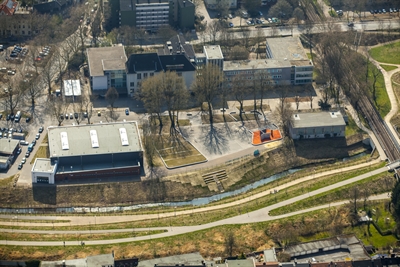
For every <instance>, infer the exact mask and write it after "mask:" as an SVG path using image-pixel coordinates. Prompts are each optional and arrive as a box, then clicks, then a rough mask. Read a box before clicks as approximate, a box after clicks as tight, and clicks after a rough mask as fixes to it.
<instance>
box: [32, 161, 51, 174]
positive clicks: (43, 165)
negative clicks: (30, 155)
mask: <svg viewBox="0 0 400 267" xmlns="http://www.w3.org/2000/svg"><path fill="white" fill-rule="evenodd" d="M55 167H56V165H51V160H50V159H42V158H37V159H36V160H35V163H34V164H33V167H32V171H34V172H47V173H54V172H55Z"/></svg>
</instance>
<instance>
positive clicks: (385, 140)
mask: <svg viewBox="0 0 400 267" xmlns="http://www.w3.org/2000/svg"><path fill="white" fill-rule="evenodd" d="M359 107H360V109H361V112H362V114H363V115H364V117H365V119H367V121H368V123H369V125H370V126H371V129H372V131H373V132H374V133H375V136H376V138H377V139H378V142H379V143H380V145H381V146H382V148H383V150H384V152H385V154H386V157H387V159H388V160H389V162H394V161H397V160H400V147H399V144H398V143H397V141H396V139H395V138H394V136H393V134H392V132H391V131H390V130H389V128H388V127H387V125H386V123H385V122H384V121H383V119H382V118H381V116H380V114H379V113H378V111H377V110H376V108H375V106H374V105H373V104H372V103H371V101H370V100H369V99H368V98H367V97H366V96H365V95H364V96H362V97H361V98H360V101H359Z"/></svg>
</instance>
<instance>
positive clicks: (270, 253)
mask: <svg viewBox="0 0 400 267" xmlns="http://www.w3.org/2000/svg"><path fill="white" fill-rule="evenodd" d="M264 261H265V262H277V261H278V260H277V259H276V252H275V249H274V248H270V249H266V250H264Z"/></svg>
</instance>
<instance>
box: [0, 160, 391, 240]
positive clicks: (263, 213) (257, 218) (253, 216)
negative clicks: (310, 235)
mask: <svg viewBox="0 0 400 267" xmlns="http://www.w3.org/2000/svg"><path fill="white" fill-rule="evenodd" d="M368 164H369V163H368ZM343 169H344V168H343ZM335 171H336V170H335ZM339 171H341V170H339ZM386 171H387V168H386V167H382V168H379V169H376V170H373V171H371V172H368V173H365V174H362V175H359V176H357V177H354V178H351V179H348V180H345V181H341V182H338V183H335V184H332V185H329V186H326V187H323V188H320V189H317V190H314V191H311V192H309V193H306V194H302V195H300V196H297V197H293V198H291V199H287V200H285V201H282V202H279V203H276V204H273V205H270V206H268V207H265V208H262V209H259V210H256V211H252V212H248V213H244V214H241V215H238V216H234V217H231V218H227V219H223V220H219V221H215V222H211V223H207V224H202V225H195V226H179V227H149V228H145V229H143V228H142V229H141V230H149V231H152V230H162V229H164V230H167V232H164V233H160V234H154V235H148V236H140V237H130V238H119V239H110V240H88V241H84V242H85V244H86V245H104V244H117V243H125V242H133V241H140V240H152V239H157V238H164V237H170V236H175V235H181V234H186V233H191V232H195V231H200V230H205V229H210V228H213V227H217V226H222V225H227V224H248V223H257V222H265V221H271V220H276V219H281V218H286V217H290V216H294V215H297V214H303V213H306V212H309V211H314V210H318V209H322V208H327V207H330V206H332V207H333V206H337V205H342V204H344V203H347V202H348V201H341V202H336V203H330V204H325V205H322V206H318V207H313V208H310V209H306V210H300V211H296V212H292V213H288V214H283V215H279V216H271V215H269V212H270V211H271V210H273V209H277V208H280V207H283V206H286V205H290V204H292V203H295V202H297V201H300V200H303V199H306V198H309V197H312V196H315V195H318V194H321V193H324V192H328V191H330V190H333V189H335V188H339V187H342V186H345V185H347V184H351V183H354V182H357V181H361V180H363V179H366V178H368V177H371V176H373V175H376V174H380V173H383V172H386ZM312 177H313V176H312ZM288 184H290V183H288ZM284 187H285V185H283V188H284ZM277 188H278V187H277ZM263 193H264V194H265V192H261V193H259V194H257V195H260V194H263ZM267 193H269V192H267ZM257 195H255V196H253V199H254V198H256V197H257ZM385 198H388V195H387V194H383V195H378V196H374V197H371V198H370V199H385ZM249 200H250V197H249V198H246V199H241V200H239V201H245V202H247V201H249ZM227 204H230V203H227ZM223 205H226V204H222V205H219V206H220V207H221V206H223ZM207 208H214V207H206V208H202V210H203V209H204V210H206V209H207ZM198 210H199V209H197V210H196V211H198ZM188 212H191V211H177V212H176V215H177V216H179V215H182V214H187V213H188ZM163 215H165V214H163ZM154 216H158V215H157V214H150V215H128V216H119V217H123V219H124V220H126V219H129V221H131V219H133V218H137V217H142V218H143V219H144V217H147V218H146V219H152V218H154ZM170 216H175V212H173V213H172V212H171V213H170ZM110 217H115V216H110ZM166 217H167V216H166ZM89 218H90V217H89ZM101 218H102V219H103V218H104V219H106V218H108V217H101ZM64 219H65V217H64ZM86 219H88V218H86ZM1 230H5V229H1ZM118 230H119V231H121V232H123V231H122V229H114V230H112V231H111V230H96V232H95V231H90V230H89V232H90V233H111V232H117V231H118ZM123 230H127V229H123ZM135 230H138V229H129V231H135ZM7 231H9V229H7ZM13 231H14V232H17V231H24V233H34V231H35V230H13ZM44 232H45V233H47V234H49V233H60V234H62V233H66V231H49V230H47V231H44ZM72 232H73V233H77V234H78V233H86V234H87V230H85V231H72ZM81 241H82V240H76V241H65V243H64V241H16V240H0V245H15V246H63V245H65V246H75V245H77V244H78V245H79V244H80V243H79V242H81ZM77 242H78V243H77Z"/></svg>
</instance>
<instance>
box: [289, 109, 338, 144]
mask: <svg viewBox="0 0 400 267" xmlns="http://www.w3.org/2000/svg"><path fill="white" fill-rule="evenodd" d="M345 130H346V122H345V120H344V118H343V116H342V114H341V113H340V112H339V111H329V112H327V111H325V112H313V113H295V114H293V115H292V120H291V122H290V128H289V132H290V136H291V137H292V138H293V139H308V138H327V137H344V136H345Z"/></svg>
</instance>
